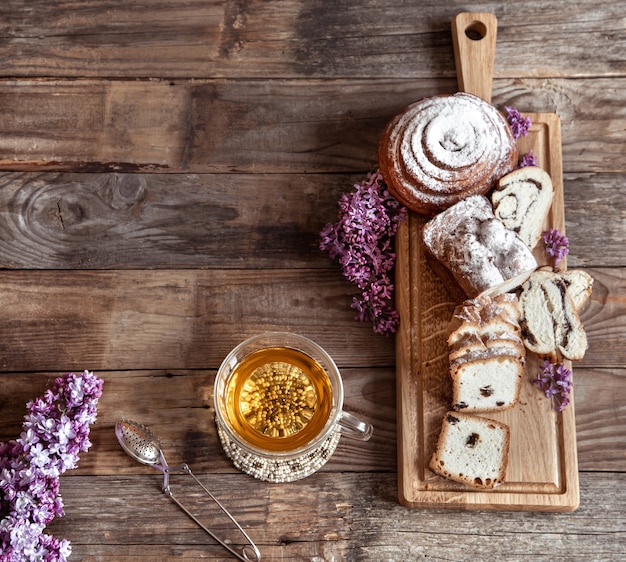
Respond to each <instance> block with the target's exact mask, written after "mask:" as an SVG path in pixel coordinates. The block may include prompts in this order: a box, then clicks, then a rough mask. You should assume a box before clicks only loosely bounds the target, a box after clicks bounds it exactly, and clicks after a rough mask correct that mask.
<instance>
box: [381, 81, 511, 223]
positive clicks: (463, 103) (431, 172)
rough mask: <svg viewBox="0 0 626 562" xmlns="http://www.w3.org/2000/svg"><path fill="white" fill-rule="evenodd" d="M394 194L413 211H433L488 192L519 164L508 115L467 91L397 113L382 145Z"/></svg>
mask: <svg viewBox="0 0 626 562" xmlns="http://www.w3.org/2000/svg"><path fill="white" fill-rule="evenodd" d="M378 160H379V166H380V171H381V173H382V175H383V178H384V179H385V182H386V183H387V186H388V187H389V191H390V192H391V194H392V195H393V196H394V197H395V198H396V199H398V200H399V201H400V202H401V203H403V204H404V205H405V206H406V207H408V208H409V209H411V210H412V211H414V212H416V213H420V214H425V215H433V214H435V213H438V212H440V211H443V210H445V209H447V208H448V207H450V206H452V205H453V204H454V203H457V202H459V201H460V200H462V199H465V198H466V197H469V196H470V195H477V194H481V195H482V194H485V193H487V191H489V190H490V189H491V188H492V187H493V186H494V185H495V184H496V183H497V181H498V180H499V179H500V178H501V177H502V176H503V175H505V174H507V173H509V172H511V171H512V170H513V169H514V168H515V166H516V165H517V147H516V145H515V139H514V138H513V134H512V133H511V129H510V127H509V125H508V123H507V121H506V119H505V117H504V116H503V115H502V114H501V113H500V112H499V111H498V110H497V109H496V108H495V107H493V106H492V105H490V104H488V103H487V102H485V101H483V100H482V99H480V98H479V97H476V96H474V95H472V94H467V93H457V94H454V95H442V96H435V97H430V98H424V99H422V100H420V101H417V102H415V103H413V104H411V105H409V106H408V107H407V108H406V109H404V110H403V111H402V112H400V113H399V114H398V115H396V116H395V117H394V118H393V119H392V120H391V122H390V123H389V124H388V125H387V127H386V128H385V131H384V132H383V136H382V138H381V141H380V144H379V149H378Z"/></svg>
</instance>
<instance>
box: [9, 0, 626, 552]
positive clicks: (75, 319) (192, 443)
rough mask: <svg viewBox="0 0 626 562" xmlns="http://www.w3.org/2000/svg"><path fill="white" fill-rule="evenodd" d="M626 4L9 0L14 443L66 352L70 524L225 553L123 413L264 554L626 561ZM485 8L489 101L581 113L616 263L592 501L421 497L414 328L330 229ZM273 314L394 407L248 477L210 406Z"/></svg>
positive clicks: (595, 352) (590, 479)
mask: <svg viewBox="0 0 626 562" xmlns="http://www.w3.org/2000/svg"><path fill="white" fill-rule="evenodd" d="M625 8H626V7H625V6H624V3H623V2H605V3H598V2H597V1H596V0H593V1H592V0H574V1H572V2H564V1H557V2H548V1H547V0H536V1H521V2H506V3H502V2H482V3H480V4H476V3H470V2H467V3H445V2H440V1H437V2H434V1H427V2H418V1H416V0H415V1H411V2H401V3H395V4H391V5H390V3H389V2H385V1H383V0H361V1H360V2H359V1H358V0H341V1H340V2H330V1H324V0H311V1H306V2H305V1H303V0H282V1H277V2H249V1H245V0H244V1H240V0H238V1H231V0H224V1H220V0H215V1H212V2H206V1H199V0H195V1H194V0H189V1H186V0H175V1H171V0H168V1H167V2H166V1H163V0H148V1H146V2H142V3H139V4H137V3H133V2H121V1H120V0H107V1H102V0H83V1H81V2H64V3H59V2H49V1H44V0H28V1H27V0H7V1H5V2H3V3H2V4H1V5H0V55H1V56H0V76H1V78H2V79H1V80H0V268H1V269H0V310H2V322H0V440H3V441H4V440H6V439H10V438H12V437H15V436H16V435H18V434H19V431H20V426H21V421H22V417H23V415H24V406H25V403H26V401H27V400H29V399H30V398H32V397H34V396H36V395H38V394H40V393H42V392H43V390H44V389H45V388H46V387H47V386H48V385H49V384H50V383H51V381H52V380H53V378H54V377H55V376H56V375H58V374H59V373H61V372H64V371H67V370H82V369H90V370H94V371H95V372H96V373H98V374H99V375H100V376H101V377H102V378H103V379H104V381H105V389H104V395H103V398H102V400H101V404H100V407H99V416H98V421H97V423H96V424H95V426H94V427H93V430H92V441H93V447H92V448H91V450H90V451H89V452H88V453H86V454H83V455H82V458H81V461H80V464H79V468H78V469H76V470H74V471H72V472H70V473H67V474H66V475H65V476H64V477H63V478H62V484H61V492H62V495H63V499H64V503H65V510H66V515H65V517H63V518H59V519H56V520H55V521H54V522H53V523H52V524H51V525H50V526H49V531H50V532H52V533H54V534H55V535H57V536H59V537H65V538H67V539H69V540H70V541H71V542H72V545H73V554H72V556H71V558H70V560H74V561H107V562H108V561H110V562H113V561H115V562H125V561H129V562H130V561H131V560H133V561H135V560H145V561H154V560H158V561H161V560H173V559H183V560H207V559H213V560H228V559H229V558H228V557H227V556H226V555H225V554H226V553H225V551H224V550H223V549H222V548H221V547H219V546H216V545H215V544H214V543H213V542H212V540H211V539H210V538H209V537H208V536H207V535H205V534H204V533H202V532H201V531H200V530H198V528H197V527H196V526H195V525H194V524H193V522H191V521H190V520H188V519H187V518H186V517H185V516H184V515H183V514H182V513H181V512H180V511H179V510H178V509H177V508H176V506H175V505H173V504H172V503H171V502H169V501H168V499H167V498H166V497H165V496H163V494H161V493H160V490H159V485H160V477H159V474H158V473H156V471H154V470H153V469H150V468H147V467H143V466H141V465H139V464H137V463H135V462H134V461H132V460H131V459H130V458H129V457H127V456H126V455H125V454H124V453H123V452H122V451H121V449H120V448H119V446H118V445H117V442H116V440H115V437H114V434H113V425H114V423H115V421H116V420H118V419H119V418H120V417H122V416H128V417H133V418H136V419H138V420H139V421H141V422H143V423H145V424H148V425H150V426H151V427H152V428H153V429H154V430H155V431H156V432H157V433H158V434H159V436H160V437H161V439H162V441H163V443H164V447H165V450H166V453H167V454H168V459H170V460H171V461H172V462H176V461H183V460H184V461H187V462H188V463H189V464H190V465H191V466H192V468H193V469H194V472H195V473H197V474H198V475H199V476H200V478H201V479H202V480H203V481H204V482H205V483H206V484H207V485H208V486H209V488H210V489H212V490H213V491H214V492H215V493H216V495H217V496H218V497H219V498H220V499H222V500H223V501H224V503H226V504H227V505H228V507H230V508H231V509H232V511H233V512H234V513H235V515H236V516H237V517H238V519H239V520H240V521H241V522H242V523H243V524H244V525H245V527H246V529H247V531H248V532H249V534H250V535H251V536H252V538H253V539H255V541H256V542H257V544H258V545H259V547H260V549H261V551H262V553H263V555H264V559H266V560H316V561H319V560H368V561H369V560H372V561H379V560H436V561H443V560H485V561H491V560H493V561H496V560H497V561H501V560H545V559H549V560H559V561H569V560H580V561H583V560H584V561H587V560H603V561H604V560H621V559H623V553H624V552H626V532H625V529H626V508H624V505H625V504H626V492H625V491H624V490H625V488H626V475H625V474H626V457H625V450H626V448H625V443H626V429H625V426H626V405H625V404H626V385H625V384H624V380H625V377H626V244H625V243H624V242H625V240H626V220H625V219H626V197H624V195H625V194H626V190H625V188H624V185H626V164H625V162H626V142H625V141H626V109H625V107H626V103H625V102H626V94H625V93H624V92H625V91H626V60H625V57H624V53H625V52H626V32H625V27H624V16H625V15H626V9H625ZM477 10H480V11H485V12H492V13H494V14H495V15H496V16H497V18H498V26H499V27H498V40H497V51H496V59H495V66H494V73H495V78H494V84H493V91H492V98H493V103H494V104H495V105H496V106H498V107H502V106H504V105H513V106H515V107H517V108H519V109H520V110H522V111H535V112H551V113H557V114H558V115H559V117H560V118H561V122H562V141H563V144H562V150H563V172H564V186H565V193H564V199H565V221H566V228H567V233H568V236H569V239H570V243H571V253H570V255H569V256H568V266H569V267H570V268H573V267H580V268H584V269H585V270H587V271H589V273H591V274H592V275H593V276H594V278H595V280H596V282H595V286H594V294H593V298H592V301H591V303H590V305H589V307H588V308H587V309H586V310H585V312H584V314H583V321H584V323H585V327H586V329H587V333H588V337H589V342H590V348H589V351H588V353H587V355H586V356H585V358H584V360H583V361H582V362H580V364H578V365H576V367H575V394H576V429H577V441H578V461H579V462H578V465H579V471H580V472H579V476H580V507H579V508H578V509H577V510H576V511H574V512H573V513H564V514H555V513H536V512H530V513H525V512H520V513H517V512H498V513H491V512H488V511H476V512H475V511H472V512H470V511H449V510H445V511H444V510H437V509H425V510H412V509H406V508H405V507H403V506H401V505H400V504H399V502H398V498H397V494H398V482H397V467H396V451H397V448H396V402H395V345H394V339H393V338H385V337H381V336H378V335H376V334H374V333H373V332H372V330H371V327H370V326H367V325H363V324H359V323H357V322H354V321H353V319H352V317H353V311H352V310H351V309H350V303H351V300H352V296H353V295H354V294H355V292H356V291H355V288H354V287H353V286H351V285H349V284H348V283H347V282H346V281H344V280H343V279H342V277H341V274H340V272H339V269H338V267H337V266H336V264H334V263H332V262H331V261H330V260H329V259H328V257H327V256H326V255H325V254H324V253H322V252H321V251H320V250H319V249H318V233H319V230H320V229H321V227H322V226H323V225H324V224H325V223H327V222H330V221H333V220H335V218H336V213H337V200H338V198H339V197H340V195H341V194H342V193H343V192H344V191H348V190H350V189H351V186H352V184H353V183H354V182H355V181H358V180H359V179H360V178H362V177H363V176H364V175H365V174H366V173H367V172H368V171H369V170H371V169H373V168H375V167H376V145H377V141H378V137H379V135H380V133H381V131H382V128H383V127H384V125H385V124H386V122H387V121H388V120H389V119H390V118H391V117H392V116H393V114H394V113H395V112H396V111H398V110H399V109H401V108H402V107H403V106H405V105H407V104H408V103H410V102H411V101H414V100H415V99H418V98H420V97H424V96H426V95H432V94H436V93H445V92H452V91H455V90H456V88H457V84H456V80H455V66H454V53H453V48H452V38H451V32H450V23H451V21H452V18H453V17H454V15H455V14H457V13H458V12H461V11H477ZM270 328H271V329H274V328H284V329H289V330H293V331H296V332H299V333H302V334H303V335H307V336H309V337H311V338H313V339H315V340H317V341H318V342H319V343H320V344H322V345H323V346H324V347H326V348H327V349H328V351H329V352H330V353H331V355H333V356H334V357H335V358H336V360H337V363H338V364H339V367H340V368H341V369H342V371H343V373H344V378H345V383H346V406H347V408H349V409H350V410H353V411H355V412H358V413H359V414H361V415H362V416H364V417H366V418H368V419H369V420H371V421H372V423H373V424H374V426H375V433H374V436H373V438H372V440H371V441H370V442H367V443H364V444H356V443H355V442H351V441H349V440H347V439H342V441H341V442H340V445H339V447H338V449H337V451H336V453H335V455H334V456H333V457H332V459H331V461H330V462H329V463H328V464H327V465H326V466H325V467H324V468H323V469H322V470H321V471H320V472H319V473H317V474H315V475H313V476H311V477H309V478H307V479H306V480H303V481H301V482H296V483H291V484H281V485H275V484H267V483H263V482H259V481H256V480H254V479H252V478H250V477H249V476H246V475H244V474H241V473H239V472H238V471H237V470H236V469H234V468H233V467H232V465H231V463H230V462H229V461H228V459H227V458H226V457H225V455H224V454H223V452H222V451H221V448H220V446H219V442H218V438H217V434H216V430H215V426H214V423H213V406H212V383H213V379H214V376H215V372H216V369H217V367H218V366H219V364H220V362H221V359H222V358H223V357H224V356H225V355H226V354H227V353H228V351H229V350H230V349H231V348H232V347H233V346H234V345H235V344H236V343H238V342H239V341H240V340H241V339H242V338H243V337H245V336H247V335H250V334H253V333H256V332H258V331H261V330H264V329H270ZM177 485H178V484H177ZM184 485H185V483H184V482H182V483H181V484H180V486H184ZM198 508H199V509H200V510H201V511H202V510H206V511H202V512H203V514H206V517H207V518H209V519H211V520H215V521H216V523H215V524H216V525H217V526H218V527H219V528H221V523H219V522H218V521H217V520H216V519H214V514H212V513H211V512H210V506H208V505H206V504H204V503H202V504H201V505H199V506H198Z"/></svg>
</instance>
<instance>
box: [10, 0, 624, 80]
mask: <svg viewBox="0 0 626 562" xmlns="http://www.w3.org/2000/svg"><path fill="white" fill-rule="evenodd" d="M333 8H335V6H333V7H332V8H331V7H330V5H329V4H328V3H327V2H325V1H323V0H316V1H306V2H304V1H301V0H285V1H281V2H272V3H267V2H250V1H221V2H220V1H213V2H206V1H202V0H185V1H183V2H180V1H178V2H175V3H172V2H167V1H164V0H150V1H149V2H144V3H142V4H141V6H136V5H134V4H129V3H125V2H122V1H121V0H109V1H106V2H103V1H102V0H88V1H83V2H78V3H77V2H69V3H63V4H55V5H54V6H52V5H50V3H49V2H46V1H45V0H31V1H30V2H27V3H25V2H15V1H7V2H4V3H3V4H2V6H0V22H1V24H0V75H2V76H9V77H16V76H22V77H28V76H57V77H58V76H68V77H69V76H71V77H78V78H82V77H100V76H106V77H116V78H118V77H133V78H134V77H143V78H155V77H166V78H204V77H209V76H228V77H230V78H234V77H255V78H261V79H265V78H267V76H275V77H298V76H315V77H324V78H337V77H352V78H368V79H369V78H370V77H371V76H373V75H375V76H387V77H410V78H412V79H421V78H424V77H431V76H453V75H454V66H453V57H452V43H451V37H450V21H451V20H452V18H453V17H454V15H456V14H457V13H458V12H459V11H461V10H462V6H459V5H457V4H447V3H445V2H437V1H434V0H429V1H426V2H402V3H398V4H393V3H392V4H390V3H389V2H385V1H384V0H369V1H368V2H362V1H358V0H344V1H342V2H341V4H339V5H337V7H336V9H333ZM471 8H472V9H473V10H476V6H472V7H471ZM480 10H482V11H486V12H492V13H494V14H495V15H496V16H497V17H498V21H499V29H500V30H499V33H498V55H497V58H496V68H495V71H496V76H497V77H499V76H514V77H532V76H539V77H553V76H598V75H605V76H617V75H622V76H623V75H624V73H625V72H626V65H625V63H624V58H623V52H624V49H625V48H626V39H625V37H624V33H623V25H622V18H623V10H620V3H619V2H606V3H602V4H598V3H597V2H594V1H590V0H577V1H573V2H567V3H564V2H552V3H551V5H550V6H547V5H546V4H545V2H540V1H539V2H537V1H531V2H515V3H506V4H504V5H503V4H502V3H501V2H483V3H481V4H480ZM520 43H523V44H524V45H532V49H533V52H532V57H533V58H531V54H530V53H528V52H527V51H528V50H527V49H520V47H519V46H520ZM535 61H536V63H535V64H533V63H534V62H535Z"/></svg>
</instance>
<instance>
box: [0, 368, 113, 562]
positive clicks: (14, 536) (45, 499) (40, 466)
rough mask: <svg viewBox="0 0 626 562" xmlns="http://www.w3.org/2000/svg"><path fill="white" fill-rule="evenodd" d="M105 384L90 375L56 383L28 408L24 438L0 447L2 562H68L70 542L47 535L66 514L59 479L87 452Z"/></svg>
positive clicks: (28, 405) (64, 377)
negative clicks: (58, 519) (55, 519)
mask: <svg viewBox="0 0 626 562" xmlns="http://www.w3.org/2000/svg"><path fill="white" fill-rule="evenodd" d="M102 384H103V381H102V380H101V379H99V378H98V377H96V376H95V375H94V374H93V373H90V372H89V371H85V372H84V373H82V374H79V375H76V374H74V373H68V374H67V375H65V376H63V377H59V378H57V379H56V380H55V383H54V385H53V388H52V389H48V390H47V391H46V392H45V393H44V395H43V396H42V397H39V398H36V399H35V400H32V401H31V402H28V404H27V405H26V407H27V409H28V413H27V414H26V416H25V417H24V423H23V424H22V429H23V431H22V433H21V434H20V437H19V438H18V439H15V440H11V441H9V442H8V443H0V518H1V519H0V562H30V561H35V560H37V561H40V560H41V561H43V562H63V561H66V560H67V558H68V556H69V555H70V553H71V546H70V543H69V542H68V541H67V540H58V539H56V538H55V537H53V536H51V535H47V534H45V533H44V529H45V527H46V525H48V524H49V523H50V522H51V521H52V520H53V519H54V518H55V517H60V516H62V515H63V514H64V511H63V501H62V499H61V496H60V495H59V476H60V475H61V474H63V473H64V472H65V471H66V470H68V469H70V468H74V467H76V465H77V463H78V459H79V457H78V454H79V453H80V452H86V451H87V450H88V449H89V447H90V446H91V442H90V441H89V429H90V425H91V424H92V423H93V422H95V420H96V414H97V412H96V406H97V403H98V400H99V398H100V396H101V395H102Z"/></svg>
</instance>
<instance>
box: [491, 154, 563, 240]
mask: <svg viewBox="0 0 626 562" xmlns="http://www.w3.org/2000/svg"><path fill="white" fill-rule="evenodd" d="M553 195H554V189H553V187H552V179H551V178H550V176H549V175H548V173H547V172H546V171H544V170H542V169H541V168H537V167H536V166H526V167H524V168H520V169H518V170H515V171H513V172H511V173H510V174H507V175H505V176H504V177H502V178H500V180H499V181H498V187H497V188H496V189H495V190H494V191H493V193H492V194H491V202H492V204H493V212H494V215H495V216H496V218H498V219H500V220H501V221H502V223H503V224H504V226H506V227H507V228H508V229H509V230H512V231H513V232H515V233H516V234H517V235H518V236H519V237H520V238H521V240H522V242H524V244H526V245H527V246H528V247H529V248H530V249H531V250H532V249H533V248H534V247H535V246H536V245H537V243H538V242H539V239H540V238H541V233H542V231H543V225H544V221H545V219H546V217H547V215H548V211H549V210H550V207H551V205H552V197H553Z"/></svg>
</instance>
